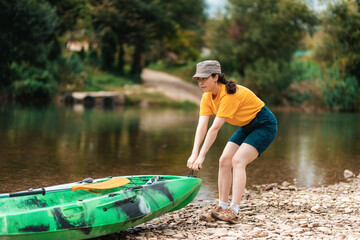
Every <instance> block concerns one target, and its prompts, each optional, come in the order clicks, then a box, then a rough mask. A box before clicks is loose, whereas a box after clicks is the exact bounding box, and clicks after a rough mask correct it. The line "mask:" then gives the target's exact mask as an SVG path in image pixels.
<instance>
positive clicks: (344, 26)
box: [316, 0, 360, 111]
mask: <svg viewBox="0 0 360 240" xmlns="http://www.w3.org/2000/svg"><path fill="white" fill-rule="evenodd" d="M322 23H323V24H322V30H323V32H324V37H323V39H322V40H323V41H322V44H321V45H320V47H318V48H317V49H316V55H317V58H318V60H320V61H321V62H322V63H323V65H324V66H323V72H324V74H323V75H324V76H325V77H324V79H323V82H322V84H323V93H324V101H325V103H326V104H327V105H328V106H329V107H330V108H331V109H334V110H340V111H344V110H345V111H353V110H356V109H359V107H358V106H359V96H360V90H359V85H360V30H359V29H360V1H359V0H342V1H337V2H335V3H334V4H332V5H330V6H329V8H328V11H327V12H326V14H325V16H324V17H323V22H322Z"/></svg>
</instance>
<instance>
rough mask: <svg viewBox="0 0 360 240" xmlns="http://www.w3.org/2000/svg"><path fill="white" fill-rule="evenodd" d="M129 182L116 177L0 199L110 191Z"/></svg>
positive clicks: (22, 193) (14, 194)
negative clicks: (98, 190) (79, 191)
mask: <svg viewBox="0 0 360 240" xmlns="http://www.w3.org/2000/svg"><path fill="white" fill-rule="evenodd" d="M129 182H130V180H129V179H127V178H123V177H116V178H112V179H110V180H107V181H103V182H99V183H92V184H79V185H75V186H72V187H69V188H61V189H49V190H47V189H45V188H41V189H40V190H28V191H22V192H14V193H4V194H0V198H11V197H20V196H28V195H36V194H42V195H45V194H46V193H49V192H63V191H78V190H89V189H111V188H116V187H120V186H123V185H126V184H128V183H129Z"/></svg>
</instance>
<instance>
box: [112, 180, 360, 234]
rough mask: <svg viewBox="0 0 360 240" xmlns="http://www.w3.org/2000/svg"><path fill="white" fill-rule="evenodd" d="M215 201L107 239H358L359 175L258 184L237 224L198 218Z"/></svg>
mask: <svg viewBox="0 0 360 240" xmlns="http://www.w3.org/2000/svg"><path fill="white" fill-rule="evenodd" d="M215 204H216V200H203V201H201V200H198V201H197V202H196V203H191V204H189V205H188V206H186V207H185V208H183V209H181V210H179V211H176V212H173V213H168V214H165V215H164V216H161V217H159V218H156V219H154V220H152V221H149V222H147V223H145V224H142V225H139V226H138V227H135V228H132V229H128V230H126V231H122V232H120V233H117V234H114V235H111V236H108V237H109V238H107V239H138V240H145V239H148V240H155V239H164V240H165V239H196V240H197V239H222V240H235V239H360V175H359V176H358V177H355V176H354V175H352V177H348V178H347V179H346V181H345V182H340V183H338V184H335V185H331V186H323V187H315V188H298V187H296V186H294V185H291V184H290V183H287V182H283V183H282V184H277V183H273V184H267V185H261V186H255V188H254V190H249V191H246V193H245V194H244V196H243V200H242V203H241V206H240V209H241V213H242V218H241V221H240V223H239V224H233V225H231V224H228V223H226V222H221V221H216V222H211V223H208V222H203V221H200V220H199V215H200V214H201V213H202V212H203V211H206V210H207V209H209V207H210V206H211V207H212V206H215Z"/></svg>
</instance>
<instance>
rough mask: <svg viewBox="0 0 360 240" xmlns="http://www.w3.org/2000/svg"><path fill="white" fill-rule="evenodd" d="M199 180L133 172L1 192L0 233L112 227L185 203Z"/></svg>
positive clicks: (73, 232)
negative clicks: (20, 190)
mask: <svg viewBox="0 0 360 240" xmlns="http://www.w3.org/2000/svg"><path fill="white" fill-rule="evenodd" d="M124 179H125V181H124ZM115 185H116V186H115ZM200 185H201V179H198V178H195V177H183V176H166V175H164V176H149V175H137V176H124V177H116V178H112V177H109V178H102V179H96V180H92V179H84V180H83V181H81V182H77V183H70V184H63V185H57V186H52V187H46V188H41V189H34V190H31V189H29V190H27V191H23V192H16V193H5V194H0V230H1V232H0V239H36V240H39V239H88V238H93V237H98V236H103V235H107V234H111V233H115V232H118V231H121V230H124V229H127V228H131V227H134V226H136V225H138V224H141V223H143V222H146V221H149V220H151V219H153V218H156V217H158V216H160V215H162V214H164V213H167V212H171V211H175V210H178V209H180V208H183V207H185V206H186V205H187V204H189V203H190V202H191V201H192V200H193V199H194V198H195V196H196V195H197V193H198V191H199V190H200ZM114 186H115V187H114Z"/></svg>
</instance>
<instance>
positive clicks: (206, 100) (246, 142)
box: [187, 60, 277, 223]
mask: <svg viewBox="0 0 360 240" xmlns="http://www.w3.org/2000/svg"><path fill="white" fill-rule="evenodd" d="M193 78H194V79H197V80H198V84H199V86H200V88H201V89H202V90H203V91H204V94H203V96H202V99H201V104H200V117H199V122H198V126H197V129H196V134H195V140H194V147H193V150H192V154H191V156H190V158H189V159H188V161H187V166H188V167H189V168H191V169H196V170H197V169H200V168H202V164H203V162H204V160H205V156H206V153H207V152H208V150H209V149H210V147H211V145H212V144H213V143H214V141H215V139H216V136H217V134H218V131H219V130H220V128H221V127H222V126H223V124H224V123H225V122H227V123H230V124H232V125H235V126H239V129H238V130H237V131H236V132H235V133H234V134H233V135H232V137H231V138H230V139H229V141H228V143H227V144H226V146H225V149H224V151H223V153H222V155H221V157H220V160H219V175H218V188H219V204H218V206H216V207H215V208H214V209H212V210H210V211H209V212H208V213H206V214H203V215H201V216H200V219H202V220H205V221H210V220H214V219H218V220H223V221H227V222H230V223H237V222H238V221H239V205H240V201H241V197H242V195H243V193H244V190H245V184H246V171H245V168H246V166H247V165H248V164H249V163H251V162H252V161H254V160H255V159H256V158H258V157H259V156H260V154H261V153H262V152H263V151H264V150H265V149H266V148H267V147H268V146H269V145H270V144H271V143H272V141H273V140H274V138H275V136H276V134H277V122H276V118H275V116H274V115H273V114H272V112H271V111H270V110H269V109H268V108H267V107H266V106H265V104H264V102H263V101H261V100H260V99H259V98H258V97H257V96H256V95H255V94H254V93H253V92H252V91H250V90H249V89H247V88H245V87H243V86H240V85H236V83H235V82H234V81H230V82H229V81H227V80H226V78H225V75H224V74H223V73H221V66H220V63H219V62H218V61H215V60H208V61H203V62H200V63H198V64H197V65H196V73H195V75H194V76H193ZM210 115H216V117H215V119H214V121H213V123H212V125H211V127H210V128H209V130H207V127H208V122H209V117H210ZM205 135H206V137H205ZM204 138H205V140H204ZM203 140H204V143H203V145H202V147H201V150H200V145H201V143H202V142H203ZM231 185H232V201H231V205H230V206H229V194H230V189H231Z"/></svg>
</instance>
